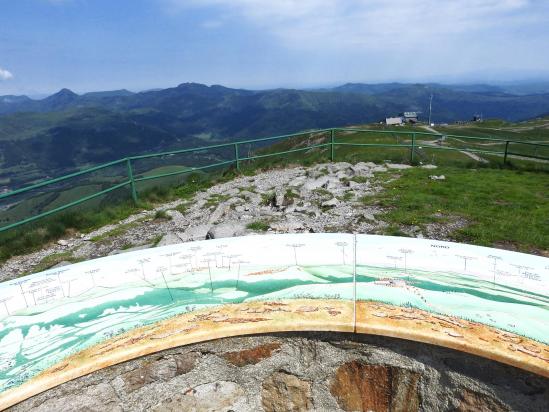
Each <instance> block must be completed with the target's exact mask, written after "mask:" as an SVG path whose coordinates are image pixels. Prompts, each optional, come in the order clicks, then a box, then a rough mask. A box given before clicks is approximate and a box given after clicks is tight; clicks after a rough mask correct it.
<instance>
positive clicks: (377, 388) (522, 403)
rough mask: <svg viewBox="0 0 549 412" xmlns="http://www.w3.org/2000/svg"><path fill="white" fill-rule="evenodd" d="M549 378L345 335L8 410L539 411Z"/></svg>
mask: <svg viewBox="0 0 549 412" xmlns="http://www.w3.org/2000/svg"><path fill="white" fill-rule="evenodd" d="M547 405H549V379H546V378H543V377H540V376H538V375H534V374H531V373H528V372H525V371H523V370H520V369H516V368H513V367H511V366H506V365H503V364H501V363H498V362H494V361H490V360H488V359H484V358H480V357H477V356H474V355H469V354H466V353H463V352H458V351H454V350H451V349H445V348H441V347H438V346H432V345H428V344H422V343H416V342H411V341H406V340H401V339H394V338H387V337H380V336H369V335H357V334H347V333H320V332H318V333H311V332H308V333H305V332H303V333H280V334H268V335H259V336H246V337H235V338H225V339H219V340H215V341H211V342H206V343H200V344H192V345H187V346H182V347H179V348H175V349H170V350H166V351H163V352H160V353H156V354H152V355H148V356H145V357H142V358H139V359H136V360H132V361H129V362H125V363H122V364H119V365H115V366H111V367H109V368H106V369H102V370H100V371H97V372H95V373H92V374H90V375H87V376H84V377H81V378H78V379H75V380H73V381H70V382H67V383H65V384H62V385H60V386H58V387H56V388H54V389H51V390H49V391H47V392H44V393H42V394H40V395H37V396H34V397H32V398H30V399H28V400H26V401H24V402H22V403H20V404H19V405H17V406H15V407H13V408H11V409H10V410H12V411H30V410H32V411H56V412H61V411H149V410H151V411H187V410H196V411H227V412H228V411H231V410H232V411H261V410H264V411H301V410H318V411H340V410H346V411H349V410H359V411H366V410H375V411H414V410H426V411H508V410H516V411H545V410H547Z"/></svg>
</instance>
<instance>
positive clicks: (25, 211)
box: [0, 128, 549, 232]
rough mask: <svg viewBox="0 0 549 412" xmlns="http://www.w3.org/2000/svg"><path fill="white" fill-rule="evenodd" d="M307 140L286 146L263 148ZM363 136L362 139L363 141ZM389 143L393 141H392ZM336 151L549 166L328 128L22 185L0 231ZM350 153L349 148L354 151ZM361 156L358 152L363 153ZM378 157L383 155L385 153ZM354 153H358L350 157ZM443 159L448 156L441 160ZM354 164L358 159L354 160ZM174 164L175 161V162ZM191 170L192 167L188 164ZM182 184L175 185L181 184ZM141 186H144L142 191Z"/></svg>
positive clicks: (470, 144) (543, 152)
mask: <svg viewBox="0 0 549 412" xmlns="http://www.w3.org/2000/svg"><path fill="white" fill-rule="evenodd" d="M300 137H307V140H306V142H305V143H306V144H305V145H303V142H300V144H298V145H294V146H290V147H280V150H278V151H276V149H277V148H276V146H273V147H272V148H271V150H267V146H268V144H269V143H271V142H274V141H277V140H281V141H286V140H289V139H295V138H300ZM368 139H369V140H368ZM393 140H394V141H393ZM338 147H339V148H341V150H342V151H344V150H346V151H347V153H348V152H349V150H356V148H368V150H370V149H371V150H372V151H374V150H376V149H390V150H393V149H398V150H400V151H402V150H405V151H406V153H407V155H406V156H405V160H406V161H409V162H410V163H416V162H429V161H430V159H431V158H430V157H429V156H430V155H431V156H432V158H433V159H434V156H435V154H434V153H437V152H438V153H441V152H445V153H456V154H459V155H460V156H467V157H468V158H469V160H471V159H472V160H477V161H485V160H484V159H482V158H480V156H489V157H491V158H492V159H494V158H497V159H499V160H500V161H502V162H503V163H507V162H508V161H509V158H514V159H520V161H532V160H535V161H541V162H546V161H549V144H547V143H539V142H532V141H528V140H526V141H523V140H511V139H502V138H494V137H480V136H461V135H451V134H440V133H430V132H419V131H396V130H372V129H358V128H330V129H320V130H311V131H305V132H299V133H292V134H287V135H281V136H272V137H266V138H262V139H251V140H242V141H238V142H231V143H223V144H216V145H209V146H202V147H195V148H189V149H182V150H172V151H166V152H161V153H152V154H144V155H139V156H130V157H126V158H124V159H119V160H116V161H113V162H109V163H105V164H101V165H98V166H95V167H91V168H88V169H85V170H82V171H78V172H75V173H71V174H67V175H64V176H60V177H57V178H54V179H49V180H45V181H42V182H39V183H36V184H33V185H30V186H27V187H23V188H20V189H17V190H13V191H10V192H7V193H3V194H0V202H2V203H3V204H0V225H2V226H0V232H5V231H7V230H10V229H13V228H16V227H19V226H21V225H24V224H27V223H30V222H34V221H36V220H38V219H41V218H44V217H47V216H51V215H54V214H56V213H59V212H62V211H65V210H67V209H69V208H72V207H75V206H78V205H81V204H83V203H85V202H93V201H97V199H99V198H100V197H102V196H108V195H109V194H111V193H114V192H115V191H118V190H120V189H123V188H128V189H129V194H130V195H131V197H132V199H133V201H135V202H137V201H138V197H139V192H140V191H141V190H144V189H145V188H147V187H151V186H150V184H148V183H147V182H150V181H154V180H157V179H162V178H168V179H169V178H172V177H178V176H179V177H180V176H182V175H189V174H191V173H196V172H201V171H207V170H215V169H219V168H224V167H225V168H228V167H234V168H235V169H236V170H240V168H241V165H242V164H243V163H244V162H247V161H254V160H257V159H264V158H269V157H273V156H281V155H289V154H292V153H298V152H305V155H307V152H309V153H310V152H311V151H312V150H314V149H326V155H327V157H328V158H329V160H330V161H334V160H335V159H336V148H338ZM353 148H355V149H353ZM272 149H274V150H272ZM362 154H364V152H362ZM384 155H385V153H384ZM357 156H359V154H357ZM447 156H448V155H447ZM356 160H361V159H360V157H357V158H356ZM174 163H176V164H175V165H174ZM191 165H194V166H191ZM180 183H181V182H180ZM147 185H148V186H147Z"/></svg>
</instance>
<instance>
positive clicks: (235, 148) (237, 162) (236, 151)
mask: <svg viewBox="0 0 549 412" xmlns="http://www.w3.org/2000/svg"><path fill="white" fill-rule="evenodd" d="M234 160H235V161H236V170H240V158H239V157H238V143H235V144H234Z"/></svg>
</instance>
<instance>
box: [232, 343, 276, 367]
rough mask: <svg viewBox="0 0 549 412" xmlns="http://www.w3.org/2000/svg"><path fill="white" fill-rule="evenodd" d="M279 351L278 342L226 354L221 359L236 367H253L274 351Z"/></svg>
mask: <svg viewBox="0 0 549 412" xmlns="http://www.w3.org/2000/svg"><path fill="white" fill-rule="evenodd" d="M278 349H280V343H279V342H273V343H267V344H265V345H260V346H257V347H255V348H251V349H244V350H241V351H236V352H227V353H226V354H224V355H223V357H224V358H225V359H226V360H227V361H228V362H230V363H232V364H233V365H236V366H246V365H255V364H256V363H258V362H261V361H262V360H263V359H266V358H270V357H271V355H272V354H273V352H274V351H276V350H278Z"/></svg>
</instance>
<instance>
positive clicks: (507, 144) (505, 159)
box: [503, 140, 509, 164]
mask: <svg viewBox="0 0 549 412" xmlns="http://www.w3.org/2000/svg"><path fill="white" fill-rule="evenodd" d="M508 151H509V140H507V141H506V142H505V154H504V155H503V163H504V164H505V163H507V152H508Z"/></svg>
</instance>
